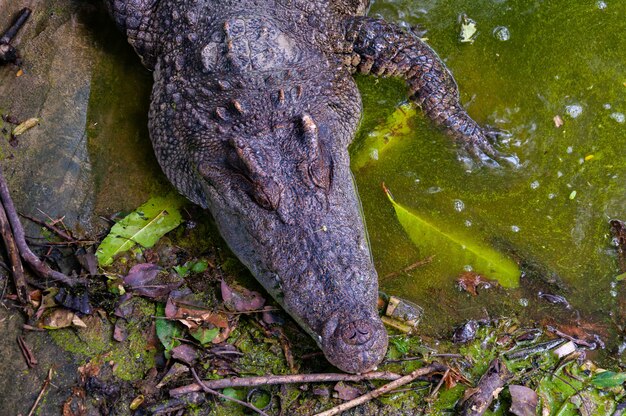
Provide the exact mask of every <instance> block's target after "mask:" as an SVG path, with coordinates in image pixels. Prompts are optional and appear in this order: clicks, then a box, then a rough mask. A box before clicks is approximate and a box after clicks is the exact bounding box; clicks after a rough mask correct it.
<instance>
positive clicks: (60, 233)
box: [19, 214, 76, 242]
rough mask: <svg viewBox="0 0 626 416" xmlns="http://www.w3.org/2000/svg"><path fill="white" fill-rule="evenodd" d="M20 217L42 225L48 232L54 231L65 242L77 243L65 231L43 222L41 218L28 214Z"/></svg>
mask: <svg viewBox="0 0 626 416" xmlns="http://www.w3.org/2000/svg"><path fill="white" fill-rule="evenodd" d="M19 215H20V216H22V217H24V218H26V219H27V220H29V221H32V222H34V223H35V224H37V225H41V226H42V227H45V228H46V229H47V230H48V231H52V232H53V233H55V234H56V235H58V236H59V237H61V238H62V239H64V240H65V241H71V242H75V241H76V239H75V238H74V237H72V236H71V235H70V234H69V233H67V232H65V230H62V229H60V228H59V227H56V226H54V225H52V224H48V223H47V222H45V221H42V220H40V219H39V218H35V217H32V216H30V215H27V214H19Z"/></svg>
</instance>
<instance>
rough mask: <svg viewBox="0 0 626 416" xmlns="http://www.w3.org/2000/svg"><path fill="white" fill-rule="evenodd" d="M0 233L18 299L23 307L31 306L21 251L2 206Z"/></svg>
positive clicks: (0, 211) (0, 208)
mask: <svg viewBox="0 0 626 416" xmlns="http://www.w3.org/2000/svg"><path fill="white" fill-rule="evenodd" d="M0 233H2V239H3V240H4V247H5V248H6V251H7V254H8V256H9V264H10V265H11V275H12V276H13V283H14V284H15V290H16V292H17V299H18V300H19V301H20V303H21V304H22V305H25V306H27V305H30V294H29V293H28V286H27V285H26V278H25V277H24V266H22V259H21V258H20V251H19V250H18V248H17V245H16V244H15V239H14V238H13V231H11V225H10V224H9V220H8V219H7V214H6V212H5V211H4V208H3V207H2V206H1V205H0Z"/></svg>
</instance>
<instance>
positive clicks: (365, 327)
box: [341, 320, 375, 345]
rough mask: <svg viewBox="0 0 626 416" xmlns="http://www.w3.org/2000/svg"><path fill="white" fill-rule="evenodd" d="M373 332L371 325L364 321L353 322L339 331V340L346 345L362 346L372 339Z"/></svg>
mask: <svg viewBox="0 0 626 416" xmlns="http://www.w3.org/2000/svg"><path fill="white" fill-rule="evenodd" d="M374 332H375V330H374V327H373V325H372V324H371V323H369V322H367V321H365V320H359V321H353V322H350V323H349V324H347V325H346V326H345V327H344V328H343V329H342V330H341V338H342V339H343V342H345V343H346V344H351V345H362V344H365V343H366V342H367V341H369V340H370V339H371V338H372V335H373V334H374Z"/></svg>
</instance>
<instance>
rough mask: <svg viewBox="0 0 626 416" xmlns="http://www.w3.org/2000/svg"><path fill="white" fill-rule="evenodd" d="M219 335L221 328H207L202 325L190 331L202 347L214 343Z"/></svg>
mask: <svg viewBox="0 0 626 416" xmlns="http://www.w3.org/2000/svg"><path fill="white" fill-rule="evenodd" d="M219 333H220V329H219V328H215V327H213V328H207V327H205V326H202V325H200V326H197V327H195V328H193V329H190V330H189V334H190V335H191V336H192V337H194V338H195V339H196V340H197V341H198V342H199V343H200V344H202V345H206V344H208V343H210V342H212V341H213V340H214V339H215V337H217V336H218V334H219Z"/></svg>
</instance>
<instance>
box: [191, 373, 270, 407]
mask: <svg viewBox="0 0 626 416" xmlns="http://www.w3.org/2000/svg"><path fill="white" fill-rule="evenodd" d="M189 369H190V370H191V374H192V375H193V378H194V379H196V383H198V384H199V385H200V387H202V391H204V392H205V393H209V394H212V395H214V396H217V397H221V398H222V399H225V400H230V401H231V402H235V403H237V404H240V405H242V406H244V407H247V408H248V409H250V410H253V411H255V412H257V413H258V414H260V415H262V416H268V414H267V413H265V412H264V411H263V410H261V409H257V408H256V407H254V406H252V405H251V404H250V403H246V402H242V401H241V400H239V399H235V398H234V397H230V396H227V395H225V394H222V393H220V392H219V391H215V390H213V389H210V388H208V387H207V386H206V385H205V384H204V383H203V382H202V380H200V377H198V373H196V370H194V369H193V367H189Z"/></svg>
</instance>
